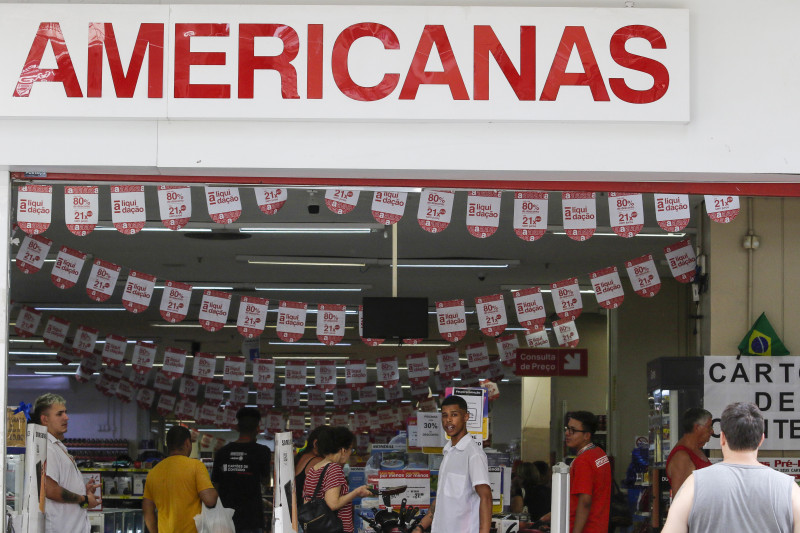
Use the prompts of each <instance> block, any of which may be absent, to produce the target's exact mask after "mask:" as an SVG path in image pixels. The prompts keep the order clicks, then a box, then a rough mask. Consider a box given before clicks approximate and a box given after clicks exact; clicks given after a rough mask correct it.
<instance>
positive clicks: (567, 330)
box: [553, 317, 580, 348]
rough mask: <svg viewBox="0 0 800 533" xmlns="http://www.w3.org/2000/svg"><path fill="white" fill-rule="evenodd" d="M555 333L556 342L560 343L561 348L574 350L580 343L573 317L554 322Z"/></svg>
mask: <svg viewBox="0 0 800 533" xmlns="http://www.w3.org/2000/svg"><path fill="white" fill-rule="evenodd" d="M553 331H554V332H555V334H556V341H558V345H559V346H563V347H565V348H574V347H576V346H577V345H578V342H579V341H580V337H579V336H578V328H577V326H576V325H575V319H574V318H573V317H567V318H564V319H562V320H555V321H553Z"/></svg>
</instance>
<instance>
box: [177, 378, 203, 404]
mask: <svg viewBox="0 0 800 533" xmlns="http://www.w3.org/2000/svg"><path fill="white" fill-rule="evenodd" d="M178 394H180V395H181V397H182V398H191V399H192V400H193V401H197V396H198V395H199V394H200V384H199V383H198V382H197V381H195V380H193V379H192V378H190V377H188V376H183V377H182V378H181V380H180V383H179V384H178Z"/></svg>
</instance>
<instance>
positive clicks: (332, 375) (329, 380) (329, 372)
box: [314, 359, 336, 391]
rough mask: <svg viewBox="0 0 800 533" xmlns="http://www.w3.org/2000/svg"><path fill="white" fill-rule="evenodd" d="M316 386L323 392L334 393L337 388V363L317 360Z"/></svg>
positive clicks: (315, 365) (315, 366) (315, 363)
mask: <svg viewBox="0 0 800 533" xmlns="http://www.w3.org/2000/svg"><path fill="white" fill-rule="evenodd" d="M314 386H315V387H316V388H318V389H320V390H321V391H332V390H333V389H335V388H336V363H335V362H334V361H332V360H328V359H324V360H323V359H317V360H316V361H315V362H314Z"/></svg>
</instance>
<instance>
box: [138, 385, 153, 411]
mask: <svg viewBox="0 0 800 533" xmlns="http://www.w3.org/2000/svg"><path fill="white" fill-rule="evenodd" d="M155 399H156V393H155V391H154V390H153V389H148V388H146V387H145V388H141V389H139V390H138V392H137V393H136V404H137V405H138V406H139V408H140V409H144V410H145V411H149V410H150V409H152V408H153V401H154V400H155Z"/></svg>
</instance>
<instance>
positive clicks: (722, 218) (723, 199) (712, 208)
mask: <svg viewBox="0 0 800 533" xmlns="http://www.w3.org/2000/svg"><path fill="white" fill-rule="evenodd" d="M705 204H706V213H708V218H710V219H711V220H713V221H714V222H719V223H721V224H727V223H728V222H732V221H733V219H735V218H736V215H738V214H739V197H738V196H728V195H722V196H715V195H711V194H706V195H705Z"/></svg>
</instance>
